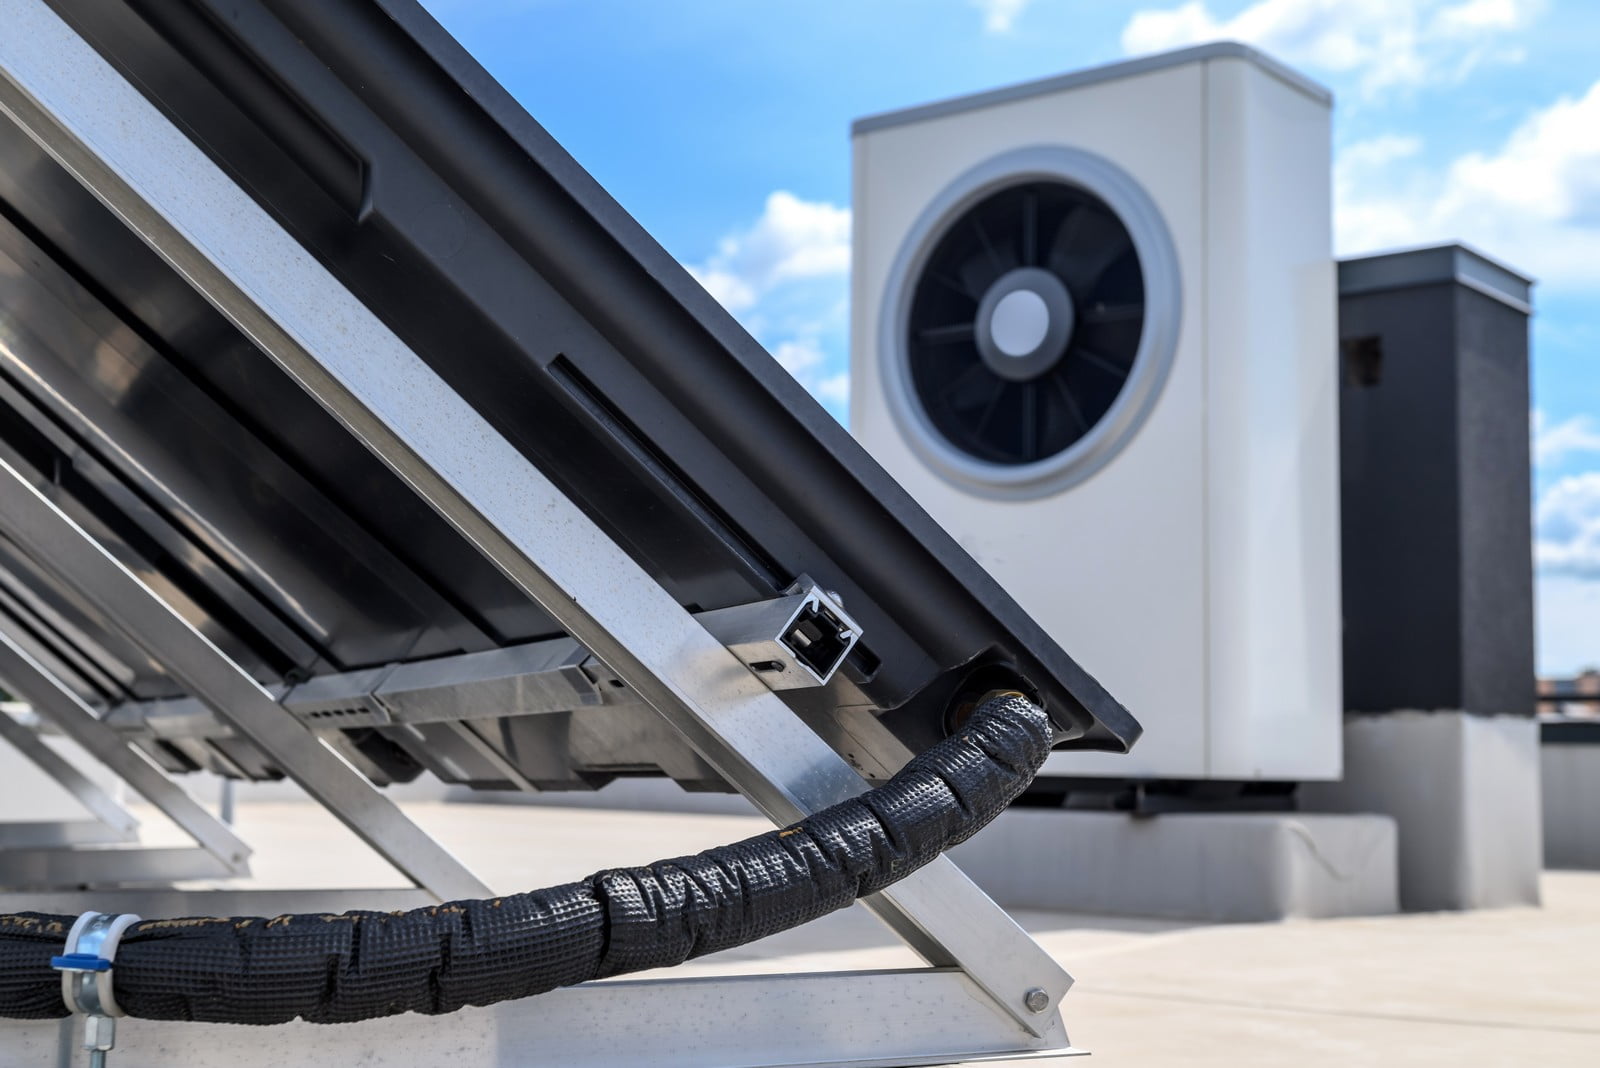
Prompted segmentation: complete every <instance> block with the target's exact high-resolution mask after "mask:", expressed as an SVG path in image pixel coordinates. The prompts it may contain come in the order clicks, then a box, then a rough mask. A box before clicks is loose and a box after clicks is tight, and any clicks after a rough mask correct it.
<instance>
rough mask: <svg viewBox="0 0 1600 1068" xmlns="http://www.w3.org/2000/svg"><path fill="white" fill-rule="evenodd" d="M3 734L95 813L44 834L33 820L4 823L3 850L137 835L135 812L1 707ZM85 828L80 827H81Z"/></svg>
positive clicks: (54, 826) (0, 831) (0, 730)
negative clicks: (35, 832) (35, 830)
mask: <svg viewBox="0 0 1600 1068" xmlns="http://www.w3.org/2000/svg"><path fill="white" fill-rule="evenodd" d="M0 738H4V739H5V740H6V742H8V743H9V744H10V745H11V747H12V748H13V749H15V750H16V751H17V752H18V753H21V754H22V756H23V757H24V758H25V759H26V760H27V761H28V762H29V763H31V764H32V765H33V766H34V767H36V768H38V769H39V770H40V771H42V772H44V774H45V775H47V776H49V778H50V779H51V780H53V781H54V782H56V783H58V784H60V786H61V787H62V789H64V790H66V791H67V792H68V793H69V794H71V795H72V796H73V799H74V800H76V801H77V802H78V804H80V805H82V806H83V807H84V808H85V809H87V810H88V812H89V814H90V815H91V816H93V817H94V819H93V820H85V821H82V823H81V825H80V824H72V825H70V826H71V827H72V828H74V829H73V830H69V829H68V826H64V825H59V824H52V825H50V826H51V830H48V831H46V832H45V833H43V834H38V835H33V834H29V833H28V831H27V828H29V827H30V826H31V825H30V824H12V825H7V826H3V827H0V851H3V850H6V849H15V848H18V847H31V846H70V845H79V844H84V843H89V842H95V843H104V842H131V841H134V840H135V838H136V832H137V830H138V828H139V820H138V818H137V817H135V816H134V814H133V813H131V812H129V811H128V810H127V809H125V808H123V807H122V806H121V805H119V804H118V803H117V801H116V799H115V798H113V797H112V796H111V795H110V794H108V793H106V792H105V791H104V790H102V789H100V787H99V786H98V785H96V784H95V783H94V782H93V781H92V780H91V779H89V778H88V777H87V776H85V775H84V774H83V772H81V771H79V770H78V769H77V768H75V767H73V766H72V765H71V764H69V763H67V761H66V760H64V759H62V757H61V755H60V754H59V753H57V752H56V751H55V750H54V749H51V748H50V747H49V746H48V745H45V744H44V740H43V739H42V738H40V737H39V735H38V734H37V733H36V732H35V731H33V730H31V729H29V728H28V727H26V726H24V725H23V724H21V723H18V722H17V721H16V720H15V719H13V718H11V716H9V715H7V714H6V713H5V711H4V710H3V709H0ZM80 827H81V828H82V829H78V828H80Z"/></svg>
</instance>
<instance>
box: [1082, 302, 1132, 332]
mask: <svg viewBox="0 0 1600 1068" xmlns="http://www.w3.org/2000/svg"><path fill="white" fill-rule="evenodd" d="M1143 316H1144V302H1142V301H1128V302H1125V303H1122V304H1106V303H1104V302H1103V301H1097V302H1095V303H1094V304H1090V305H1088V306H1087V307H1085V308H1084V309H1083V310H1082V311H1081V312H1079V313H1078V322H1080V323H1083V324H1084V325H1085V326H1102V325H1104V324H1106V323H1126V322H1132V321H1134V320H1137V319H1140V318H1142V317H1143Z"/></svg>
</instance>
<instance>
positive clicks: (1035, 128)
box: [850, 44, 1342, 780]
mask: <svg viewBox="0 0 1600 1068" xmlns="http://www.w3.org/2000/svg"><path fill="white" fill-rule="evenodd" d="M1331 105H1332V101H1331V98H1330V96H1329V94H1328V93H1327V92H1326V91H1325V90H1323V89H1321V88H1320V87H1318V86H1316V85H1315V84H1313V83H1311V82H1309V81H1307V80H1306V79H1304V78H1303V77H1301V76H1299V75H1298V74H1296V73H1295V72H1293V71H1290V70H1288V69H1287V68H1285V67H1283V66H1281V65H1280V64H1278V63H1276V62H1274V61H1273V60H1271V59H1269V58H1267V57H1266V56H1263V55H1261V54H1260V53H1258V52H1256V51H1254V50H1252V49H1250V48H1247V47H1244V46H1242V45H1237V44H1217V45H1206V46H1202V47H1198V48H1192V49H1187V50H1184V51H1181V52H1175V53H1171V54H1168V55H1162V56H1155V57H1150V58H1145V59H1137V60H1133V61H1130V62H1125V63H1119V64H1116V65H1113V66H1110V67H1103V68H1099V69H1096V70H1090V71H1085V72H1081V73H1077V74H1070V75H1066V76H1064V77H1061V78H1055V79H1050V80H1047V81H1042V82H1036V83H1032V84H1028V85H1023V86H1018V87H1015V88H1011V89H1002V90H999V91H996V92H990V93H983V94H979V95H977V96H972V97H967V98H964V99H959V100H953V101H948V102H944V103H939V104H933V105H929V106H927V107H921V108H914V109H911V110H908V111H903V112H898V113H894V114H889V115H884V116H878V117H874V118H869V119H864V120H862V121H860V122H858V123H857V124H856V126H855V129H854V150H855V152H854V154H855V174H854V183H855V185H854V200H855V204H854V210H855V223H854V226H855V233H854V259H853V265H854V269H853V277H852V335H851V341H852V353H853V359H852V371H851V405H850V409H851V429H852V430H853V431H854V433H855V435H856V436H857V437H858V438H859V439H860V440H861V442H862V443H863V444H864V445H865V446H866V447H867V448H868V450H870V451H871V452H872V453H873V455H874V456H876V457H877V459H878V460H879V462H881V463H882V464H883V465H884V466H885V467H886V468H887V469H888V470H889V471H890V473H892V474H893V475H894V476H895V477H896V478H898V479H899V480H900V482H901V483H902V484H903V485H905V487H906V488H907V489H908V490H909V491H910V492H911V493H912V494H913V495H914V496H915V497H916V498H917V499H918V500H919V501H920V502H921V503H922V504H923V506H924V507H926V508H927V509H928V511H929V512H931V513H932V514H933V516H934V518H936V519H937V520H939V521H940V522H941V523H943V524H944V525H945V527H946V528H947V529H948V530H949V531H950V532H951V534H952V535H954V537H955V538H956V539H957V540H958V541H959V542H960V543H961V544H962V545H963V546H965V547H966V549H967V550H968V551H969V552H971V554H972V555H973V556H974V557H975V558H976V559H977V560H978V561H979V562H980V563H981V564H983V565H984V566H985V567H986V568H987V569H988V570H989V571H990V572H991V573H993V574H994V575H995V576H996V578H998V579H999V580H1000V582H1001V583H1002V584H1004V585H1005V586H1006V587H1007V589H1008V590H1009V591H1010V592H1011V594H1012V595H1013V596H1015V597H1016V598H1017V599H1018V600H1019V601H1020V602H1021V603H1022V605H1023V606H1024V607H1025V608H1027V609H1028V610H1029V611H1030V612H1031V613H1032V614H1033V616H1034V617H1035V618H1036V619H1037V620H1038V621H1039V622H1040V624H1041V625H1042V626H1043V627H1044V628H1045V629H1046V630H1047V631H1048V632H1049V633H1050V634H1051V635H1052V637H1054V638H1055V639H1056V640H1057V641H1058V642H1059V643H1060V644H1061V646H1062V647H1063V648H1065V649H1067V650H1069V651H1070V652H1071V653H1072V655H1073V656H1074V657H1075V658H1077V659H1078V660H1079V662H1080V663H1082V664H1083V665H1084V666H1085V667H1086V668H1087V669H1088V670H1089V671H1091V672H1092V673H1094V674H1095V675H1096V676H1097V677H1098V678H1099V679H1100V681H1101V682H1102V683H1104V684H1105V685H1106V687H1107V688H1108V689H1109V690H1110V691H1111V693H1113V694H1114V695H1116V696H1117V697H1118V698H1119V699H1120V700H1121V701H1122V702H1123V703H1124V704H1126V705H1127V707H1128V709H1129V710H1130V711H1132V712H1133V714H1134V715H1135V716H1137V717H1138V718H1139V720H1140V721H1141V722H1142V723H1143V724H1144V727H1145V734H1144V737H1143V738H1142V739H1141V740H1140V742H1139V744H1138V745H1137V746H1136V747H1135V749H1134V752H1133V753H1132V755H1131V756H1112V755H1109V754H1099V753H1071V754H1058V755H1056V756H1055V757H1052V758H1051V763H1050V764H1049V765H1048V766H1047V771H1048V772H1050V773H1054V774H1058V775H1096V776H1114V777H1119V778H1123V777H1137V778H1153V777H1161V778H1180V779H1216V780H1260V779H1266V780H1310V779H1329V778H1336V777H1338V775H1339V774H1340V717H1341V706H1342V702H1341V696H1340V676H1341V662H1340V592H1339V512H1338V505H1339V472H1338V407H1337V406H1338V380H1337V372H1338V361H1337V355H1336V342H1335V338H1336V327H1335V277H1334V259H1333V252H1332V245H1331V232H1330V231H1331V222H1330V220H1331V190H1330V145H1329V140H1330V138H1329V118H1330V111H1331ZM1074 219H1075V220H1076V221H1073V220H1074ZM1130 255H1131V258H1130ZM1047 275H1048V276H1049V277H1045V276H1047ZM1052 279H1053V280H1052ZM1019 292H1020V293H1021V295H1018V293H1019ZM965 323H971V324H972V325H971V326H970V327H967V326H965V325H964V324H965ZM1097 376H1098V377H1097ZM1119 376H1120V377H1119ZM1086 427H1087V428H1088V429H1087V430H1085V428H1086Z"/></svg>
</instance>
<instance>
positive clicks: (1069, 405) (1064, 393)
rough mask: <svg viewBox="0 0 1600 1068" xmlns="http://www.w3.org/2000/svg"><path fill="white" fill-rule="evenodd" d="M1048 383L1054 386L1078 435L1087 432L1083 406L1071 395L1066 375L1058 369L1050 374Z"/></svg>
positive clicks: (1087, 425)
mask: <svg viewBox="0 0 1600 1068" xmlns="http://www.w3.org/2000/svg"><path fill="white" fill-rule="evenodd" d="M1050 384H1051V385H1052V386H1054V387H1055V389H1056V394H1057V395H1058V396H1060V398H1061V399H1062V401H1063V402H1065V403H1064V404H1063V407H1064V409H1065V411H1066V413H1067V416H1068V418H1069V419H1071V420H1072V423H1073V425H1074V426H1076V427H1077V428H1078V433H1079V434H1080V435H1082V434H1087V433H1088V432H1089V420H1088V419H1086V418H1084V415H1083V408H1082V407H1080V406H1079V404H1078V398H1077V397H1074V396H1073V395H1072V387H1070V386H1068V385H1067V380H1066V377H1065V376H1064V375H1063V374H1061V373H1060V372H1059V371H1058V372H1057V373H1056V374H1053V375H1051V376H1050Z"/></svg>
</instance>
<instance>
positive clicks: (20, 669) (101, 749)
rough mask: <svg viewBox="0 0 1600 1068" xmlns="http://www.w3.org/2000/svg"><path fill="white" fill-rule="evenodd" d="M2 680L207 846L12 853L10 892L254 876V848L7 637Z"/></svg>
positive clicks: (1, 642) (0, 635)
mask: <svg viewBox="0 0 1600 1068" xmlns="http://www.w3.org/2000/svg"><path fill="white" fill-rule="evenodd" d="M0 466H3V465H0ZM5 471H7V472H11V469H10V468H5ZM13 473H14V472H13ZM0 482H3V479H0ZM0 497H4V499H5V500H6V502H7V504H8V505H9V504H10V503H12V500H13V498H12V496H11V494H10V493H9V492H8V491H6V490H0ZM4 510H5V509H3V508H0V511H4ZM0 679H4V680H5V682H6V686H7V687H8V688H9V689H10V690H12V691H13V692H15V693H16V694H17V695H18V696H19V697H21V698H23V699H24V700H25V701H27V702H28V703H29V704H30V705H32V706H33V709H34V711H35V712H36V713H38V714H39V715H40V716H41V717H43V718H45V719H48V720H49V721H50V722H51V723H54V724H55V725H56V727H57V728H58V729H60V731H61V733H62V734H65V735H66V736H67V737H69V738H71V739H72V740H73V741H74V742H77V743H78V745H80V746H82V747H83V748H84V749H85V750H87V751H88V753H89V755H90V756H92V757H94V758H95V759H96V760H98V761H100V763H102V764H104V765H105V766H106V767H108V768H110V769H111V770H112V771H113V772H114V773H116V774H117V775H118V776H119V777H120V778H121V779H122V780H123V781H124V782H126V783H127V784H128V785H129V786H131V787H133V789H134V790H135V791H137V792H138V793H139V795H140V796H141V797H143V798H144V799H145V800H147V801H149V802H150V803H151V804H152V805H154V806H156V808H158V809H159V810H161V812H163V813H164V814H165V815H166V816H167V817H168V818H169V819H171V820H172V821H173V822H174V823H176V824H177V825H178V826H179V827H180V828H181V829H182V830H183V831H184V832H185V833H187V834H188V835H189V836H190V837H191V838H193V839H194V840H195V843H196V844H197V845H198V846H199V849H198V850H170V849H168V850H152V849H140V848H133V849H115V850H111V849H96V850H89V849H82V850H74V851H71V852H66V851H61V850H52V851H50V852H49V853H48V854H47V853H45V852H44V851H39V852H38V853H37V854H29V855H24V854H21V853H19V852H17V851H8V853H7V854H6V855H5V857H4V858H3V862H4V863H3V866H0V869H3V871H4V872H5V875H4V881H5V882H6V883H7V884H9V885H12V886H17V885H29V886H59V885H72V884H74V883H90V884H93V883H103V882H108V881H120V882H152V881H163V880H164V881H171V880H174V879H194V878H201V877H210V876H217V875H243V874H246V873H248V871H249V863H248V861H249V857H250V847H249V846H247V845H245V843H244V842H243V841H242V840H241V839H240V838H239V836H238V835H236V834H234V833H233V831H232V830H231V829H230V828H228V827H227V826H226V825H224V824H222V823H221V822H219V821H218V820H217V819H216V817H214V816H212V815H211V813H209V812H207V811H206V810H205V808H204V807H202V806H201V805H200V804H199V803H198V802H196V801H195V800H194V799H193V798H191V797H190V796H189V795H188V794H187V793H185V792H184V791H183V789H182V788H180V787H179V786H178V785H177V784H176V783H174V782H173V781H172V780H171V779H168V778H167V777H166V775H165V774H163V773H162V772H161V770H160V769H158V768H157V767H156V766H155V765H153V764H151V763H150V762H149V761H148V760H146V759H145V758H144V757H142V756H141V755H139V754H138V753H137V752H135V751H134V750H133V749H132V748H130V747H129V745H128V742H127V740H126V739H124V738H123V737H122V736H121V735H120V734H118V733H117V732H116V731H115V730H114V729H112V728H111V727H108V726H106V725H105V724H104V723H101V722H100V720H99V719H98V718H96V716H95V714H94V712H93V711H92V710H91V709H90V708H89V707H88V706H87V705H85V704H84V703H83V702H82V701H81V700H80V699H79V698H78V695H77V694H75V693H73V692H72V691H71V690H70V689H69V688H68V687H66V686H65V685H63V684H62V683H61V682H60V681H59V680H58V679H56V677H55V676H53V675H51V674H50V673H49V672H48V671H46V670H45V668H44V667H43V666H42V665H41V664H40V663H39V662H38V661H37V660H35V659H34V658H33V657H32V656H30V655H29V654H28V652H27V651H26V650H24V649H23V648H22V646H20V645H19V644H17V643H16V642H15V641H14V640H13V639H12V637H11V636H10V635H9V634H7V633H6V632H5V631H4V630H3V629H0ZM0 719H4V720H5V723H4V724H0V732H5V731H7V730H8V729H10V730H15V731H24V730H25V728H23V727H21V726H20V725H18V724H17V723H16V722H15V721H14V720H12V719H11V717H9V716H0ZM7 724H9V728H8V727H7ZM68 770H71V769H68ZM74 774H76V773H74ZM108 800H109V799H108ZM118 807H119V810H120V806H118ZM124 815H126V813H124ZM197 862H198V863H197Z"/></svg>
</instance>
